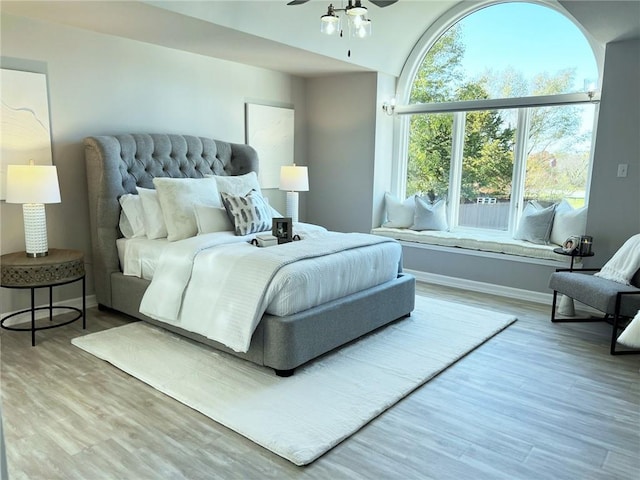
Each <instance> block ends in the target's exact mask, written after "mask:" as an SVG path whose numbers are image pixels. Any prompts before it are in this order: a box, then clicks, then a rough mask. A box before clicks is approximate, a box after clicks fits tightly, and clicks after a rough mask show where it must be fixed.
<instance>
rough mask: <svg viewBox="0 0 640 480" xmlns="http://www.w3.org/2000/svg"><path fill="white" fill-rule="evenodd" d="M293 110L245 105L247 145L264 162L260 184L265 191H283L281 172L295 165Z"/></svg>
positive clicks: (270, 106) (259, 179)
mask: <svg viewBox="0 0 640 480" xmlns="http://www.w3.org/2000/svg"><path fill="white" fill-rule="evenodd" d="M294 119H295V112H294V110H293V108H287V107H277V106H272V105H260V104H255V103H246V104H245V141H246V143H247V144H249V145H251V146H252V147H253V148H255V150H256V152H258V158H260V170H259V171H258V181H259V182H260V186H261V187H262V188H263V189H270V188H279V187H280V168H281V167H283V166H285V165H291V164H293V163H294V125H295V122H294Z"/></svg>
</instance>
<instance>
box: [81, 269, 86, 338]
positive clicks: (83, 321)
mask: <svg viewBox="0 0 640 480" xmlns="http://www.w3.org/2000/svg"><path fill="white" fill-rule="evenodd" d="M85 284H86V276H83V277H82V329H83V330H86V329H87V296H86V294H85V290H86V285H85Z"/></svg>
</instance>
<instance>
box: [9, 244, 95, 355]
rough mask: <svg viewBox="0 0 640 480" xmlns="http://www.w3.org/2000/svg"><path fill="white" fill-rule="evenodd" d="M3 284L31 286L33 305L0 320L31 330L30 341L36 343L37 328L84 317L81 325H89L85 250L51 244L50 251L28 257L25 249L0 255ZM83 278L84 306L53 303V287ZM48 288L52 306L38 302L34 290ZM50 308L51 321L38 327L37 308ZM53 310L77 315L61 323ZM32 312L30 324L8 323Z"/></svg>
mask: <svg viewBox="0 0 640 480" xmlns="http://www.w3.org/2000/svg"><path fill="white" fill-rule="evenodd" d="M0 277H1V278H0V286H1V287H4V288H28V289H30V290H31V308H28V309H25V310H20V311H19V312H15V313H12V314H11V315H7V316H6V317H4V318H3V319H2V320H1V321H0V327H2V328H4V329H6V330H15V331H23V332H24V331H26V332H31V345H32V346H35V344H36V331H37V330H46V329H49V328H56V327H62V326H63V325H68V324H70V323H72V322H75V321H76V320H78V319H80V318H82V328H83V329H85V328H87V315H86V300H85V293H86V292H85V271H84V254H83V253H82V252H80V251H77V250H62V249H55V248H52V249H50V250H49V255H47V256H44V257H36V258H32V257H27V255H26V253H25V252H15V253H8V254H6V255H2V257H0ZM80 281H81V282H82V310H80V309H79V308H76V307H71V306H63V305H53V295H52V293H53V287H57V286H60V285H65V284H67V283H73V282H80ZM37 288H48V289H49V306H47V307H36V306H35V290H36V289H37ZM37 310H48V311H49V322H51V324H50V325H45V326H39V327H36V311H37ZM54 310H67V311H68V310H71V311H75V312H76V313H77V315H76V316H75V317H74V318H72V319H71V320H67V321H65V322H62V323H53V311H54ZM27 312H29V313H31V325H30V326H29V327H14V326H7V325H5V322H6V321H7V320H9V319H10V318H12V317H15V316H17V315H21V314H23V313H27Z"/></svg>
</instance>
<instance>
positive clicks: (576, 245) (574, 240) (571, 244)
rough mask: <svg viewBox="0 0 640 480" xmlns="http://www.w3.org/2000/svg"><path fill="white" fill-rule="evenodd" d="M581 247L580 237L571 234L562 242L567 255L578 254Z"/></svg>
mask: <svg viewBox="0 0 640 480" xmlns="http://www.w3.org/2000/svg"><path fill="white" fill-rule="evenodd" d="M579 249H580V237H577V236H571V237H569V238H567V239H566V240H565V241H564V242H563V243H562V251H563V253H564V254H565V255H571V256H576V255H577V254H578V252H579ZM574 252H575V253H574ZM556 253H558V252H556Z"/></svg>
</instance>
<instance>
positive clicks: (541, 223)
mask: <svg viewBox="0 0 640 480" xmlns="http://www.w3.org/2000/svg"><path fill="white" fill-rule="evenodd" d="M555 210H556V204H555V203H554V204H553V205H550V206H548V207H547V208H542V206H541V205H540V204H539V203H538V202H536V201H531V202H527V206H526V207H524V211H523V212H522V218H521V219H520V223H519V224H518V229H517V230H516V234H515V235H514V236H513V238H515V239H516V240H526V241H527V242H531V243H536V244H540V245H547V244H548V243H549V236H550V235H551V226H552V225H553V216H554V214H555ZM565 240H566V239H565Z"/></svg>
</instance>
